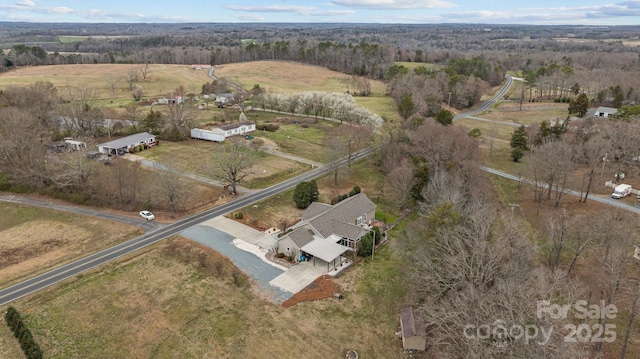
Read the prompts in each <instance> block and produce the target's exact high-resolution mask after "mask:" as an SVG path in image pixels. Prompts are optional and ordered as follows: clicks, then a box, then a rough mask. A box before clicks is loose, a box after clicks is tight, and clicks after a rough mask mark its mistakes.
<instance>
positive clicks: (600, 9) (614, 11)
mask: <svg viewBox="0 0 640 359" xmlns="http://www.w3.org/2000/svg"><path fill="white" fill-rule="evenodd" d="M586 16H587V17H590V18H603V17H626V16H640V1H623V2H620V3H617V4H612V5H603V6H595V7H593V8H592V10H590V11H587V13H586Z"/></svg>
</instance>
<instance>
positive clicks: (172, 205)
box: [153, 164, 187, 213]
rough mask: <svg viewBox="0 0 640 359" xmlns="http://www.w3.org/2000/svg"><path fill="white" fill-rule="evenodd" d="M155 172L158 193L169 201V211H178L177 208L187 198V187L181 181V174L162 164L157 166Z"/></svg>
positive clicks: (154, 177)
mask: <svg viewBox="0 0 640 359" xmlns="http://www.w3.org/2000/svg"><path fill="white" fill-rule="evenodd" d="M155 170H156V174H155V175H154V176H153V179H154V187H155V188H156V190H157V193H159V194H160V196H162V197H164V199H165V200H166V201H167V204H168V207H169V211H171V213H173V212H175V211H176V209H177V208H176V206H177V205H178V204H179V203H180V202H181V201H184V200H185V199H186V196H187V194H186V191H185V189H186V188H185V185H184V183H183V182H182V181H181V179H180V177H181V176H180V173H178V172H177V171H176V170H174V169H171V168H169V167H168V166H164V165H162V164H157V165H156V166H155Z"/></svg>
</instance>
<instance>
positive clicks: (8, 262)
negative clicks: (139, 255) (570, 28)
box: [0, 202, 143, 288]
mask: <svg viewBox="0 0 640 359" xmlns="http://www.w3.org/2000/svg"><path fill="white" fill-rule="evenodd" d="M0 211H2V216H0V253H1V255H0V287H2V288H4V287H7V286H9V285H10V284H13V283H15V282H17V281H18V280H20V279H25V278H28V277H32V276H34V275H35V274H38V273H42V272H44V271H46V270H48V269H51V268H54V267H57V266H59V265H62V264H64V263H68V262H71V261H72V260H74V259H78V258H81V257H83V256H85V255H87V254H88V253H93V252H97V251H98V250H100V249H104V248H107V247H110V246H113V245H115V244H117V243H120V242H123V241H125V240H127V239H130V238H133V237H135V236H138V235H141V234H142V233H143V232H142V230H141V229H139V228H138V227H134V226H130V225H126V224H122V223H117V222H111V221H106V220H102V219H98V218H95V217H86V216H80V215H74V214H70V213H66V212H60V211H55V210H50V209H44V208H39V207H30V206H22V205H18V204H13V203H5V202H0Z"/></svg>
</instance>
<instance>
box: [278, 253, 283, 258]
mask: <svg viewBox="0 0 640 359" xmlns="http://www.w3.org/2000/svg"><path fill="white" fill-rule="evenodd" d="M276 257H278V258H284V253H278V254H276Z"/></svg>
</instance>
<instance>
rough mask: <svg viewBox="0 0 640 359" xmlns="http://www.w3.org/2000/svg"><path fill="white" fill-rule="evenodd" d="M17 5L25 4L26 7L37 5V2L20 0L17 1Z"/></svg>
mask: <svg viewBox="0 0 640 359" xmlns="http://www.w3.org/2000/svg"><path fill="white" fill-rule="evenodd" d="M16 5H18V6H25V7H36V3H34V2H33V1H31V0H22V1H18V2H17V3H16Z"/></svg>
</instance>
